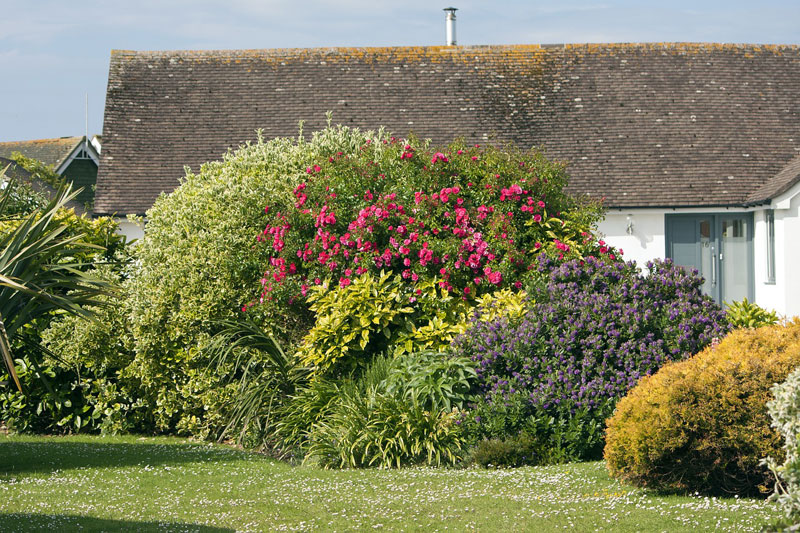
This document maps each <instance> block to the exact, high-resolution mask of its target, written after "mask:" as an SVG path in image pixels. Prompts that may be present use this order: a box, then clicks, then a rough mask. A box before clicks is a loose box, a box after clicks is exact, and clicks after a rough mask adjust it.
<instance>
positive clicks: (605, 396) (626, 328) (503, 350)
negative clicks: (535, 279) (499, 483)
mask: <svg viewBox="0 0 800 533" xmlns="http://www.w3.org/2000/svg"><path fill="white" fill-rule="evenodd" d="M536 269H537V271H538V272H540V273H541V275H542V276H546V282H545V283H543V284H541V285H538V286H534V287H533V291H532V295H531V296H532V299H533V302H532V303H531V304H530V305H531V310H530V311H529V312H528V313H527V315H526V316H525V318H524V319H523V320H522V321H521V322H520V323H519V325H517V326H514V325H510V324H508V323H507V322H506V321H504V320H503V319H501V320H498V321H495V322H488V323H487V322H476V323H474V324H473V325H472V327H471V328H470V329H469V330H468V331H467V332H466V333H465V334H464V335H463V336H461V337H460V338H458V339H457V340H456V342H455V344H454V346H455V352H456V353H457V354H459V355H464V356H469V357H471V358H472V359H473V361H475V362H476V364H477V372H478V383H479V386H478V392H479V394H480V399H479V400H478V402H477V405H476V406H475V407H474V409H473V410H474V411H475V412H476V413H479V412H480V411H481V410H488V411H489V412H491V413H494V416H495V418H496V416H497V414H496V413H497V412H498V406H499V407H501V409H500V413H501V419H502V418H503V417H502V411H503V409H502V406H503V405H505V404H507V403H508V401H509V399H510V398H516V399H517V400H519V399H520V398H521V401H522V405H521V406H520V412H519V413H517V414H515V415H514V416H513V417H509V418H507V419H505V420H501V423H498V421H497V420H496V419H495V420H493V422H492V424H493V426H487V425H486V424H482V423H481V421H477V423H476V424H475V428H474V430H473V432H474V433H475V434H476V435H477V436H478V437H501V436H502V434H503V433H504V432H508V433H514V432H516V431H518V430H519V429H521V427H522V426H524V424H526V423H527V421H526V417H527V416H531V417H538V418H541V417H542V416H546V415H549V416H550V417H553V418H554V419H555V420H559V419H565V418H566V419H568V418H570V417H572V416H574V415H575V414H576V413H583V412H584V411H586V412H587V413H589V415H590V416H588V417H585V416H584V417H583V418H584V419H585V427H584V430H585V431H583V430H577V431H573V432H572V433H573V434H575V435H584V436H586V435H587V434H591V435H595V438H596V446H589V447H588V448H587V449H585V450H584V451H582V452H581V453H587V454H589V455H591V454H592V453H597V452H599V450H600V445H601V444H602V438H601V435H600V433H599V432H598V431H596V429H597V426H599V427H602V422H603V420H604V418H605V415H607V414H608V413H609V412H610V409H611V408H612V407H613V404H614V402H616V400H617V399H618V398H620V397H622V396H624V395H625V393H626V392H627V391H628V389H630V388H631V387H633V386H634V385H635V384H636V382H637V381H638V380H639V378H640V377H642V376H644V375H647V374H651V373H652V372H654V371H656V370H657V369H658V368H659V367H661V366H662V365H664V364H665V363H667V362H668V361H673V360H678V359H684V358H686V357H689V356H690V355H692V354H694V353H696V352H698V351H700V350H701V349H702V348H703V347H705V346H706V345H708V344H710V343H711V341H712V339H713V338H715V337H720V336H722V335H724V333H725V332H726V331H727V329H728V326H727V322H726V319H725V314H724V312H723V311H722V310H721V309H720V308H719V307H718V306H717V305H716V304H715V303H714V302H713V301H712V300H711V299H709V298H708V297H706V296H703V295H702V293H701V292H700V283H701V280H700V278H698V277H696V276H692V275H690V274H687V273H686V272H685V271H684V270H683V269H681V268H679V267H676V266H674V265H673V264H672V263H671V262H656V263H650V264H648V270H649V272H648V274H647V275H646V276H642V275H641V274H640V272H639V270H638V269H637V267H636V266H635V264H633V263H627V264H626V263H621V262H613V263H608V262H604V261H601V260H598V259H595V258H591V257H590V258H586V259H584V260H578V259H575V260H570V261H567V262H565V263H563V264H560V265H559V264H556V263H554V262H553V261H552V260H551V259H548V258H546V257H545V256H540V258H539V260H538V262H537V264H536ZM593 417H594V418H593ZM502 422H505V424H506V425H505V426H504V425H503V423H502ZM515 424H516V427H515ZM553 424H555V425H557V422H553ZM579 429H580V428H579ZM537 431H540V430H537ZM582 446H584V447H585V446H586V443H583V444H582Z"/></svg>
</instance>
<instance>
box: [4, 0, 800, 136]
mask: <svg viewBox="0 0 800 533" xmlns="http://www.w3.org/2000/svg"><path fill="white" fill-rule="evenodd" d="M451 6H452V7H456V8H458V11H457V12H456V15H457V39H458V44H459V45H463V46H470V45H484V44H553V43H587V42H591V43H612V42H722V43H761V44H800V24H798V22H800V2H798V1H797V0H761V1H760V2H756V1H753V0H751V1H748V2H743V1H738V0H728V1H716V0H714V1H702V0H695V1H684V0H673V1H670V0H667V1H663V0H662V1H660V2H649V1H645V0H639V1H634V0H629V1H622V0H608V1H592V0H562V1H559V0H549V1H540V0H528V1H525V0H494V1H490V0H452V1H451V0H447V1H446V2H445V1H442V2H440V3H438V4H437V3H435V2H433V3H432V2H431V1H430V0H404V1H397V0H392V1H386V0H293V1H286V0H225V1H211V0H135V1H130V0H127V1H118V0H81V1H80V2H64V1H63V0H58V1H55V0H23V1H20V0H0V7H2V9H0V12H2V14H3V18H2V21H0V142H2V141H17V140H28V139H43V138H51V137H62V136H73V135H83V134H84V131H85V129H86V126H85V117H86V105H85V104H86V99H87V96H88V130H89V135H93V134H98V133H102V129H103V107H104V105H105V92H106V85H107V81H108V61H109V57H110V53H111V50H113V49H124V50H196V49H238V48H249V49H253V48H310V47H331V46H426V45H443V44H444V40H445V14H444V12H443V11H442V9H443V8H445V7H451ZM798 75H800V73H798Z"/></svg>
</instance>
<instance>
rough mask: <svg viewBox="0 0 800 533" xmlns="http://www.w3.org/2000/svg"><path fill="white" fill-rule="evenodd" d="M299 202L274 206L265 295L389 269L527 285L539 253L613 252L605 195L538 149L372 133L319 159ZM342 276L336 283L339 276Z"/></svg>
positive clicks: (475, 285) (490, 287)
mask: <svg viewBox="0 0 800 533" xmlns="http://www.w3.org/2000/svg"><path fill="white" fill-rule="evenodd" d="M306 172H307V179H306V180H305V181H304V182H302V183H300V184H298V185H297V187H296V188H295V189H294V192H293V202H292V204H291V206H290V207H284V208H282V209H281V208H278V209H275V208H273V206H272V205H267V206H266V207H265V215H266V217H267V223H266V225H265V227H264V230H263V233H262V234H261V235H260V236H259V237H258V241H259V243H260V245H262V246H267V247H269V248H270V250H271V255H272V257H271V258H270V260H269V264H268V265H267V268H266V270H265V273H264V276H263V278H262V279H261V285H262V292H261V298H260V301H261V302H262V303H263V302H269V301H276V302H278V303H281V302H284V301H287V300H295V299H302V298H304V297H305V296H306V294H307V291H308V288H309V287H310V286H312V285H319V284H320V283H321V280H325V279H331V280H334V281H335V284H334V285H338V286H339V287H346V286H348V285H349V284H350V283H351V282H352V280H353V276H360V275H362V274H364V273H370V274H373V275H375V274H377V273H379V272H381V271H384V272H392V273H395V274H397V275H399V276H400V277H401V279H403V280H404V281H405V282H406V284H407V285H408V287H409V289H410V290H412V291H413V288H414V285H415V284H417V283H420V282H421V281H429V280H431V279H435V280H436V283H437V284H438V285H439V286H440V287H442V288H444V289H445V290H447V291H449V292H451V293H453V294H458V295H461V297H462V298H466V299H470V298H475V297H478V296H480V295H481V294H486V293H491V292H494V291H496V290H498V289H502V288H508V287H515V288H519V287H521V286H522V285H524V283H525V282H526V280H527V279H528V278H529V277H530V275H531V271H532V270H533V269H534V267H535V258H536V256H537V255H538V254H539V253H542V252H545V253H548V254H550V255H551V256H552V257H553V258H555V259H561V260H563V259H568V258H575V257H584V256H603V255H605V256H608V257H609V258H611V256H612V255H613V253H614V251H613V250H611V249H609V248H608V246H606V245H605V243H603V242H602V241H599V240H597V238H596V237H595V235H594V234H593V232H592V230H593V229H594V225H595V223H596V222H597V220H598V219H599V218H600V210H599V208H598V206H597V205H594V204H590V203H581V202H579V201H578V200H576V199H575V198H573V197H571V196H569V195H567V194H565V193H564V191H563V188H564V186H565V184H566V173H565V172H564V169H563V167H562V166H560V165H557V164H553V163H551V162H549V161H547V160H546V159H545V158H544V157H543V156H542V155H541V154H539V153H538V152H535V151H528V152H522V151H518V150H515V149H513V148H507V149H498V148H495V147H485V148H484V147H480V146H470V147H468V146H465V145H464V144H463V143H460V142H456V143H453V144H451V145H450V146H448V147H447V148H444V149H442V151H434V150H431V149H429V148H428V147H427V145H425V144H424V143H421V142H419V141H417V140H415V139H412V140H409V141H405V142H401V141H399V140H397V139H395V138H391V139H386V140H384V141H383V142H382V143H381V142H365V143H364V145H363V146H361V147H360V149H359V150H357V151H356V152H355V153H343V152H337V153H335V154H331V155H330V156H328V157H327V159H324V160H320V161H310V162H309V165H308V167H307V169H306ZM332 286H333V285H332Z"/></svg>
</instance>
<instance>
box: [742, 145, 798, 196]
mask: <svg viewBox="0 0 800 533" xmlns="http://www.w3.org/2000/svg"><path fill="white" fill-rule="evenodd" d="M798 182H800V155H798V156H796V157H794V158H793V159H792V160H791V161H789V162H788V163H786V166H784V167H783V168H782V169H781V170H780V172H778V173H777V174H775V176H774V177H773V178H772V179H771V180H769V181H767V182H766V183H764V184H763V185H762V186H761V187H759V188H758V189H756V190H755V191H754V192H753V193H752V194H750V196H749V197H748V198H747V200H748V202H750V203H754V204H760V203H763V202H766V201H767V200H769V199H771V198H775V197H776V196H778V195H781V194H783V193H785V192H786V191H788V190H789V189H790V188H791V187H792V186H793V185H794V184H795V183H798Z"/></svg>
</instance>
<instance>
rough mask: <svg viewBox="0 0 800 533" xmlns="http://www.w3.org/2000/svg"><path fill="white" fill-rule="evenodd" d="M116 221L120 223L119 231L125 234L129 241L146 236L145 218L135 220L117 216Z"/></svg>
mask: <svg viewBox="0 0 800 533" xmlns="http://www.w3.org/2000/svg"><path fill="white" fill-rule="evenodd" d="M116 221H117V222H118V223H119V231H118V233H120V234H122V235H125V237H127V238H128V240H129V241H131V240H133V239H141V238H142V237H144V222H145V221H144V220H142V221H140V222H133V221H131V220H129V219H127V218H117V219H116Z"/></svg>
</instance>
